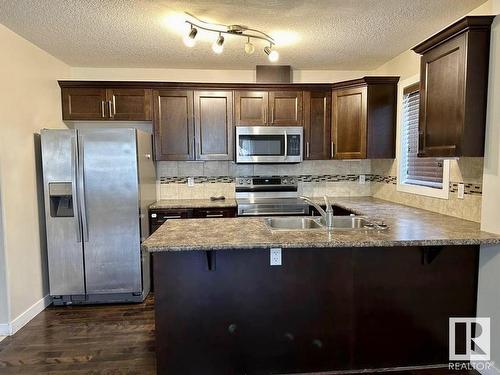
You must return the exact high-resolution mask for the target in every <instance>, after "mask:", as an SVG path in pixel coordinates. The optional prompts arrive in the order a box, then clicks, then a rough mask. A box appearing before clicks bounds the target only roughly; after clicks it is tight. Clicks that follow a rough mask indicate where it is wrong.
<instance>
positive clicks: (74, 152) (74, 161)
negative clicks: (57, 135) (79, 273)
mask: <svg viewBox="0 0 500 375" xmlns="http://www.w3.org/2000/svg"><path fill="white" fill-rule="evenodd" d="M71 170H72V171H73V183H72V184H71V193H72V194H73V207H74V210H75V213H74V215H75V224H76V242H82V218H81V216H80V204H79V202H78V192H77V191H78V188H77V184H78V146H77V144H76V136H74V137H72V138H71Z"/></svg>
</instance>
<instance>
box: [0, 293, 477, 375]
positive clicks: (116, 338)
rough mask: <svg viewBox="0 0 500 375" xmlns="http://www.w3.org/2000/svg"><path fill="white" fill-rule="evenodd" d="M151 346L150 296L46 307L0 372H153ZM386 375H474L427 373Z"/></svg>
mask: <svg viewBox="0 0 500 375" xmlns="http://www.w3.org/2000/svg"><path fill="white" fill-rule="evenodd" d="M154 346H155V343H154V299H153V297H149V298H148V299H147V300H146V301H145V302H144V303H142V304H131V305H108V306H81V307H79V306H70V307H49V308H47V309H46V310H45V311H43V312H42V313H40V314H39V315H38V316H37V317H36V318H35V319H33V320H32V321H31V322H30V323H29V324H28V325H26V326H25V327H24V328H22V329H21V330H20V331H19V332H17V333H16V334H15V335H14V336H10V337H7V338H6V339H4V340H3V341H2V342H0V374H2V375H10V374H23V375H24V374H26V375H29V374H51V375H52V374H53V375H61V374H141V375H143V374H144V375H147V374H155V373H156V366H155V348H154ZM351 374H352V373H351ZM378 374H380V373H378ZM389 374H391V375H471V374H477V373H475V372H467V371H464V372H461V371H448V370H446V369H427V370H419V371H416V370H413V371H397V372H390V373H389ZM200 375H203V374H200ZM221 375H224V374H221ZM363 375H370V374H369V373H366V372H365V373H363Z"/></svg>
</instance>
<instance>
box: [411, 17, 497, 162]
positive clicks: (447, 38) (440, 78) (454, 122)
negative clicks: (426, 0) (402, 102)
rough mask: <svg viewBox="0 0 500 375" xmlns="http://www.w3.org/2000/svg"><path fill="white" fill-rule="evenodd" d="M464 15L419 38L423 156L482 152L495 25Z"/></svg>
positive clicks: (420, 132)
mask: <svg viewBox="0 0 500 375" xmlns="http://www.w3.org/2000/svg"><path fill="white" fill-rule="evenodd" d="M493 18H494V16H469V17H465V18H463V19H461V20H459V21H457V22H456V23H454V24H452V25H451V26H449V27H447V28H446V29H444V30H443V31H441V32H440V33H438V34H435V35H433V36H432V37H431V38H429V39H427V40H426V41H424V42H422V43H420V44H419V45H418V46H416V47H414V48H413V50H414V51H415V52H417V53H419V54H421V55H422V57H421V60H420V61H421V65H420V69H421V70H420V119H419V156H423V157H460V156H483V155H484V136H485V123H486V101H487V85H488V59H489V50H490V26H491V23H492V21H493Z"/></svg>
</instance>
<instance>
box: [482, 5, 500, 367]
mask: <svg viewBox="0 0 500 375" xmlns="http://www.w3.org/2000/svg"><path fill="white" fill-rule="evenodd" d="M487 5H488V6H489V11H490V13H491V14H500V0H494V1H490V2H488V3H487ZM486 11H488V9H487V10H486ZM488 84H489V87H488V111H487V119H486V149H485V158H484V175H483V207H482V216H481V229H482V230H485V231H488V232H492V233H497V234H500V105H499V103H500V16H497V17H496V18H495V20H494V22H493V25H492V32H491V48H490V72H489V82H488ZM499 285H500V246H483V247H481V255H480V262H479V289H478V306H477V314H478V316H482V317H490V318H491V325H492V327H491V328H492V332H491V338H492V343H491V344H492V346H491V349H492V353H491V354H492V355H491V360H492V361H495V362H496V367H497V369H500V292H499V288H498V286H499ZM497 373H500V371H498V370H497Z"/></svg>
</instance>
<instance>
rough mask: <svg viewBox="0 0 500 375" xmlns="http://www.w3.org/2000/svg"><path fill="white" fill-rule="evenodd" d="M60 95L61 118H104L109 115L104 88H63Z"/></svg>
mask: <svg viewBox="0 0 500 375" xmlns="http://www.w3.org/2000/svg"><path fill="white" fill-rule="evenodd" d="M61 95H62V109H63V120H105V119H106V118H108V116H109V113H108V108H107V106H106V103H105V102H106V89H102V88H64V89H62V91H61Z"/></svg>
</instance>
